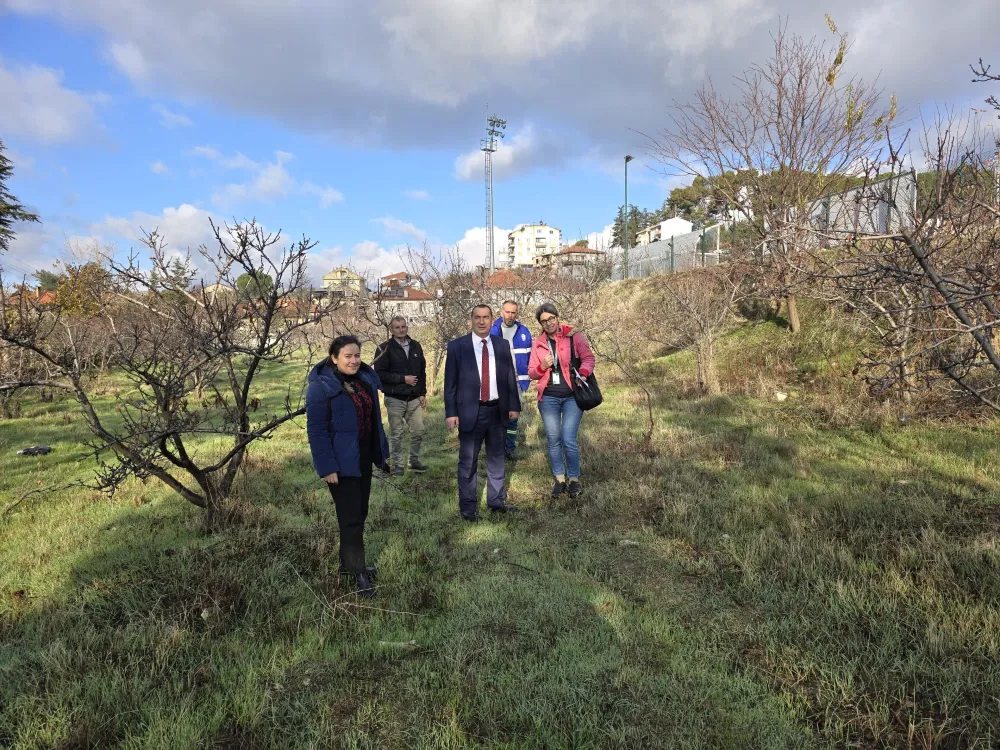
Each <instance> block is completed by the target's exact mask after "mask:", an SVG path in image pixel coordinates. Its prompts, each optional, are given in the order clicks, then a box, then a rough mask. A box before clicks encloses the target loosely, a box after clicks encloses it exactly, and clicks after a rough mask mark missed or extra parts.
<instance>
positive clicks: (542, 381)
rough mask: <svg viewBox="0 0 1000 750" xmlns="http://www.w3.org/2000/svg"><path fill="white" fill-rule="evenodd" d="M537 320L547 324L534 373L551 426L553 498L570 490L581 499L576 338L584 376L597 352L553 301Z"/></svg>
mask: <svg viewBox="0 0 1000 750" xmlns="http://www.w3.org/2000/svg"><path fill="white" fill-rule="evenodd" d="M535 319H536V320H537V321H538V322H539V323H540V324H541V326H542V333H541V335H539V336H537V337H536V338H535V341H534V343H533V344H532V346H531V358H530V359H529V360H528V377H530V378H531V379H532V380H536V381H538V385H537V386H536V388H537V390H538V411H539V413H540V414H541V415H542V423H543V424H544V425H545V437H546V438H547V441H548V447H549V464H550V465H551V466H552V473H553V474H554V475H555V478H556V483H555V486H554V487H553V488H552V497H559V496H560V495H561V494H563V493H564V492H569V495H570V497H579V496H580V494H581V493H582V492H583V485H582V484H580V446H579V445H578V444H577V441H576V435H577V432H578V431H579V430H580V419H581V418H582V417H583V411H582V410H581V409H580V407H579V406H577V405H576V399H575V398H574V397H573V388H574V387H575V385H576V384H575V382H574V378H573V376H572V373H571V372H570V356H571V348H570V341H571V340H572V342H573V346H572V353H573V354H575V355H576V358H577V359H578V360H579V362H580V366H579V368H578V370H579V374H580V375H581V376H582V377H584V378H586V377H588V376H589V375H590V374H591V373H592V372H593V371H594V354H593V352H591V350H590V344H588V343H587V339H586V338H584V336H583V334H581V333H574V332H573V328H572V327H571V326H566V325H561V324H560V323H559V311H558V310H557V309H556V306H555V305H553V304H552V303H551V302H546V303H544V304H542V305H540V306H539V308H538V309H537V310H536V311H535Z"/></svg>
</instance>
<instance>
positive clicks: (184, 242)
mask: <svg viewBox="0 0 1000 750" xmlns="http://www.w3.org/2000/svg"><path fill="white" fill-rule="evenodd" d="M209 218H214V217H213V215H212V214H211V213H209V212H208V211H205V210H204V209H201V208H197V207H195V206H192V205H191V204H190V203H182V204H181V205H179V206H177V207H172V206H168V207H167V208H164V209H163V211H162V212H161V213H160V214H159V215H157V214H149V213H146V212H144V211H135V212H133V213H132V214H131V215H129V216H110V215H108V216H105V217H104V219H103V220H102V221H99V222H97V223H95V224H94V225H93V226H92V227H91V232H92V233H93V234H95V235H98V236H111V237H117V238H121V239H124V240H127V241H129V242H139V241H141V240H142V238H143V232H150V231H152V230H154V229H156V230H157V231H158V232H159V234H160V235H161V236H162V237H163V238H164V240H165V242H166V243H167V245H168V247H170V248H171V249H172V250H175V251H178V252H184V251H186V250H191V252H192V253H195V252H196V250H197V248H198V247H199V246H200V245H203V244H205V245H211V243H212V241H213V236H212V227H211V226H210V225H209Z"/></svg>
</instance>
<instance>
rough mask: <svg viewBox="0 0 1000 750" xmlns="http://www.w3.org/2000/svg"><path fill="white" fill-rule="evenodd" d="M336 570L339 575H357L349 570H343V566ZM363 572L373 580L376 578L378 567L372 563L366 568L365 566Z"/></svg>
mask: <svg viewBox="0 0 1000 750" xmlns="http://www.w3.org/2000/svg"><path fill="white" fill-rule="evenodd" d="M337 572H338V573H339V574H340V575H342V576H356V575H357V574H356V573H351V572H350V571H347V570H344V569H343V568H341V569H340V570H338V571H337ZM365 573H367V574H368V575H369V576H370V577H371V579H372V580H373V581H374V580H376V579H378V568H376V567H375V566H374V565H369V566H368V567H367V568H365Z"/></svg>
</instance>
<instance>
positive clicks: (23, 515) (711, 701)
mask: <svg viewBox="0 0 1000 750" xmlns="http://www.w3.org/2000/svg"><path fill="white" fill-rule="evenodd" d="M755 335H760V334H759V333H758V334H755ZM677 362H678V364H677V365H676V367H674V366H673V365H671V364H669V363H658V364H657V365H656V367H657V368H662V371H663V372H664V373H668V375H666V376H665V377H664V378H663V379H662V381H661V382H662V385H661V386H659V387H658V388H657V390H656V394H655V395H656V411H657V414H656V416H657V429H656V432H655V434H654V444H655V447H656V449H657V455H656V456H649V455H645V454H643V452H642V451H640V450H639V442H640V436H641V433H642V429H643V427H642V416H641V411H640V401H639V399H638V395H637V394H636V393H634V392H630V391H629V390H627V389H625V388H623V387H622V386H620V385H614V384H612V383H611V382H610V381H608V382H607V386H606V391H607V399H608V400H607V403H606V404H605V405H604V406H602V407H601V408H600V409H599V410H597V411H596V412H592V413H590V414H588V415H587V417H586V418H585V421H584V427H583V430H582V442H583V454H584V479H585V482H586V494H585V495H584V497H583V498H582V499H581V500H580V501H578V502H574V503H570V502H569V501H566V502H559V503H557V504H553V503H552V501H550V500H549V499H548V497H547V496H548V491H549V489H550V482H549V478H548V475H547V465H546V459H545V455H544V443H543V440H542V439H541V436H540V434H539V428H540V424H539V419H538V417H537V414H536V413H535V412H534V409H533V407H532V408H529V409H528V411H527V413H526V416H525V419H524V420H523V421H524V422H525V423H526V426H525V437H526V440H527V444H526V446H525V447H524V448H523V451H524V455H525V458H524V459H523V460H522V461H521V462H519V463H518V465H517V468H516V470H515V471H514V473H513V477H512V480H511V486H510V499H511V500H512V502H515V503H517V504H518V505H520V506H521V507H522V508H523V509H524V512H523V513H521V514H520V515H519V516H517V517H514V518H512V519H504V520H499V521H489V522H487V523H483V524H479V525H476V526H472V525H469V524H465V523H463V522H461V521H460V520H459V519H458V516H457V507H456V506H457V502H456V499H455V492H456V490H455V480H454V477H453V474H454V465H455V448H456V440H455V438H454V436H449V435H448V434H447V433H446V431H445V430H444V428H443V419H442V414H441V406H440V402H439V401H436V400H435V401H433V402H432V404H431V413H430V415H429V418H428V424H429V425H430V426H431V431H430V435H429V439H428V441H427V449H426V457H427V462H428V463H429V464H430V465H431V466H432V471H431V473H430V474H429V475H427V476H426V477H423V478H421V479H419V480H412V479H409V478H408V479H406V480H404V481H402V482H400V483H398V484H395V485H393V484H390V483H389V482H385V481H382V482H379V483H378V484H377V485H376V489H375V491H374V496H373V504H372V512H371V515H370V517H369V525H368V533H367V542H368V546H369V553H370V559H371V562H374V563H377V564H378V566H379V570H380V573H381V578H380V582H379V585H380V590H379V594H380V595H379V597H378V598H377V599H376V600H375V601H374V602H373V603H368V602H363V603H359V602H357V600H355V599H354V598H353V596H351V595H350V592H349V589H348V588H347V587H346V586H345V583H344V582H343V581H342V580H341V579H339V578H338V576H337V575H336V568H337V532H336V520H335V517H334V514H333V512H332V507H331V504H330V501H329V495H328V493H327V492H326V490H325V488H323V487H322V486H321V483H320V482H319V481H318V480H317V479H316V477H315V475H314V473H313V471H312V468H311V465H310V461H309V456H308V448H307V445H306V441H305V434H304V431H303V430H302V425H301V424H299V425H287V426H286V427H284V428H283V429H282V430H281V431H280V432H279V433H278V434H277V435H276V436H275V437H274V438H273V439H271V440H269V441H267V442H264V443H261V444H260V445H259V446H258V447H257V448H256V449H255V450H254V452H253V454H252V456H251V459H250V460H249V461H248V465H247V471H246V472H245V475H244V476H243V478H241V482H240V493H239V494H240V497H239V499H238V500H237V501H236V503H235V506H236V517H237V518H238V522H236V523H234V524H233V525H232V526H230V527H229V528H228V529H227V530H225V531H224V532H221V533H218V534H215V535H212V536H207V535H205V534H204V533H203V532H202V531H201V525H200V516H199V511H198V510H197V509H195V508H193V507H191V506H188V505H186V504H185V503H184V502H183V501H182V500H180V499H178V498H175V497H172V496H170V495H169V494H168V493H166V492H165V491H164V490H163V489H162V488H161V487H160V486H158V485H157V484H156V483H155V482H152V481H151V482H149V483H147V484H143V483H141V482H138V481H135V482H133V483H131V484H130V485H129V486H127V487H126V488H125V489H124V490H123V491H122V492H121V493H120V494H119V495H118V496H116V497H115V499H114V500H113V501H109V500H108V499H106V498H104V497H102V496H99V495H96V494H94V493H91V492H86V491H79V490H77V491H63V492H59V493H55V494H52V495H36V496H32V497H30V498H28V499H27V500H25V502H24V503H23V504H22V505H21V506H19V507H18V508H17V510H15V511H14V512H12V513H11V514H10V516H9V517H8V518H7V519H6V520H5V521H3V522H0V746H4V747H7V746H10V747H14V748H35V747H53V748H54V747H60V748H77V747H81V748H82V747H108V746H121V747H136V748H138V747H143V748H160V747H162V748H185V747H210V746H214V747H233V748H235V747H257V748H266V747H267V748H269V747H275V748H288V747H345V748H348V747H350V748H354V747H359V748H361V747H370V748H410V747H418V748H419V747H427V748H431V747H433V748H438V747H445V748H459V747H515V748H517V747H520V748H539V747H549V748H560V747H574V748H605V747H630V748H633V747H634V748H647V747H734V748H740V747H754V748H757V747H761V748H768V747H773V748H790V747H826V746H865V747H871V746H882V747H906V746H912V747H932V746H941V747H972V746H975V747H982V748H986V747H991V746H995V745H996V744H997V743H998V742H1000V705H998V699H997V690H996V686H997V685H1000V612H998V603H1000V565H998V563H1000V551H998V547H997V537H996V528H997V523H998V521H1000V503H998V499H997V498H998V495H1000V469H998V462H997V450H996V445H997V439H998V437H1000V430H998V429H997V428H996V426H995V425H993V426H991V425H967V426H962V425H957V424H948V425H940V424H939V425H934V424H926V425H921V424H912V423H911V425H909V426H906V427H897V428H893V429H880V430H875V429H873V428H865V427H862V426H856V427H840V428H835V427H831V426H829V424H828V423H827V422H826V421H825V420H824V419H823V418H822V417H820V416H817V414H816V412H815V411H813V410H811V409H810V407H809V405H808V404H806V403H804V402H802V401H793V400H790V401H788V402H785V403H781V404H778V403H773V402H768V401H767V400H766V399H760V400H757V399H753V398H749V397H731V398H719V399H714V400H688V399H682V398H679V397H678V396H677V395H676V391H677V389H676V388H675V387H674V383H675V382H676V379H675V378H674V377H673V376H671V375H670V374H669V373H674V372H683V371H684V368H685V367H686V365H685V364H684V361H683V358H678V359H677ZM654 369H655V368H654ZM301 375H302V370H301V369H299V368H295V367H286V368H282V369H281V370H278V371H275V372H272V373H271V374H270V377H271V380H270V383H271V396H270V398H271V399H272V400H271V402H270V403H271V404H272V405H273V406H276V405H277V404H279V403H280V400H281V398H282V397H283V393H284V390H283V389H284V388H285V387H287V386H288V385H291V386H293V387H297V384H298V383H300V382H301ZM111 399H112V394H111V393H109V394H108V395H107V396H106V398H105V400H104V401H103V402H102V404H103V407H104V408H109V407H110V406H111V404H112V400H111ZM86 437H87V435H86V431H85V429H84V428H83V426H82V424H81V422H80V420H79V419H77V418H76V413H75V411H74V409H73V405H72V402H70V401H55V402H52V403H41V402H37V401H34V402H29V403H27V404H26V405H25V410H24V414H23V416H22V417H21V418H20V419H16V420H8V421H0V451H2V454H0V472H2V475H0V496H2V497H4V498H5V499H4V500H3V501H0V504H2V505H3V506H6V504H7V499H8V498H11V497H13V496H15V495H17V494H19V493H20V492H21V491H23V490H24V489H26V488H31V487H35V486H37V483H38V482H42V483H43V484H45V485H47V486H55V485H58V484H60V483H65V482H68V481H72V480H73V479H77V478H85V477H87V476H88V475H89V472H91V471H92V469H93V464H92V459H91V458H90V457H89V456H88V452H87V450H86V449H85V448H84V447H81V441H82V440H84V439H86ZM31 442H49V443H51V444H52V445H53V446H54V448H55V451H54V452H53V453H52V454H50V455H49V456H45V457H39V458H21V457H17V456H14V455H13V452H14V450H16V449H17V448H18V447H21V446H22V444H29V443H31ZM211 448H212V446H211V445H210V444H207V445H205V446H204V449H205V450H210V449H211ZM360 604H364V605H365V607H362V606H360ZM367 607H371V608H367Z"/></svg>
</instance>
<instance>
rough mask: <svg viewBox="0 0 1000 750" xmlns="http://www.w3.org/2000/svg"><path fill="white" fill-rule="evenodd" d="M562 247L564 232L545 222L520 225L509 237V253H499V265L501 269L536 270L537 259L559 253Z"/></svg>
mask: <svg viewBox="0 0 1000 750" xmlns="http://www.w3.org/2000/svg"><path fill="white" fill-rule="evenodd" d="M560 247H562V230H560V229H558V228H557V227H550V226H549V225H548V224H546V223H544V222H540V223H538V224H518V225H517V227H515V228H514V231H513V232H511V233H510V234H508V235H507V252H506V254H504V253H502V252H501V253H499V254H498V256H497V265H498V266H500V267H501V268H534V266H535V258H536V257H537V256H539V255H550V254H552V253H557V252H559V248H560Z"/></svg>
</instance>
